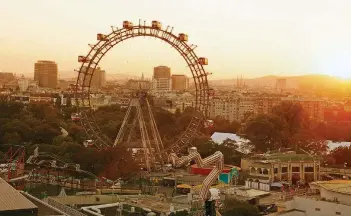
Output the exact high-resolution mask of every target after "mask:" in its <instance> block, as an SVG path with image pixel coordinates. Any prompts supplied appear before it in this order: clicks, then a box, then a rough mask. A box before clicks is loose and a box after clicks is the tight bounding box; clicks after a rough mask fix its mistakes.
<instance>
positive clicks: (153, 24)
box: [151, 20, 162, 30]
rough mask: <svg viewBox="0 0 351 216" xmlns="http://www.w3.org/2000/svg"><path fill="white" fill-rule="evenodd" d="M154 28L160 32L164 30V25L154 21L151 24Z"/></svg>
mask: <svg viewBox="0 0 351 216" xmlns="http://www.w3.org/2000/svg"><path fill="white" fill-rule="evenodd" d="M151 26H152V28H154V29H158V30H160V29H161V28H162V24H161V23H160V22H159V21H156V20H154V21H152V23H151Z"/></svg>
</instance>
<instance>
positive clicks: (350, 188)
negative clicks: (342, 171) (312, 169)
mask: <svg viewBox="0 0 351 216" xmlns="http://www.w3.org/2000/svg"><path fill="white" fill-rule="evenodd" d="M310 185H311V186H319V187H322V188H324V189H325V190H328V191H333V192H337V193H343V194H349V195H351V180H330V181H316V182H312V183H310Z"/></svg>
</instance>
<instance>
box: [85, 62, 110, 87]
mask: <svg viewBox="0 0 351 216" xmlns="http://www.w3.org/2000/svg"><path fill="white" fill-rule="evenodd" d="M83 71H87V75H86V77H85V84H86V85H87V86H88V85H89V82H90V87H91V88H101V87H103V86H104V85H105V83H106V78H105V77H106V75H105V70H102V69H101V68H100V67H97V68H95V71H94V74H93V76H92V77H91V75H90V74H91V72H92V68H90V69H89V70H87V67H84V68H83ZM90 80H91V81H90Z"/></svg>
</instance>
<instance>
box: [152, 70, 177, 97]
mask: <svg viewBox="0 0 351 216" xmlns="http://www.w3.org/2000/svg"><path fill="white" fill-rule="evenodd" d="M152 88H153V90H155V91H157V92H164V91H171V90H172V79H171V69H170V68H169V67H166V66H158V67H155V68H154V75H153V79H152Z"/></svg>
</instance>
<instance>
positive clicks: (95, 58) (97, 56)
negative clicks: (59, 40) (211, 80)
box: [75, 23, 209, 152]
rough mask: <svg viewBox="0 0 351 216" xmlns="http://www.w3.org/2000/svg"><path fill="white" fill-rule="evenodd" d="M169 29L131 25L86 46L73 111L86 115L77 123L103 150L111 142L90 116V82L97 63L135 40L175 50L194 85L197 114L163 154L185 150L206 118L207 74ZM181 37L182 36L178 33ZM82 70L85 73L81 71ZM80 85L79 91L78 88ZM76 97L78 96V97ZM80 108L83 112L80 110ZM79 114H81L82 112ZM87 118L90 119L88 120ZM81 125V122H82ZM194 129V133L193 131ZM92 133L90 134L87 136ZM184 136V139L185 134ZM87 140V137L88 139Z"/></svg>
mask: <svg viewBox="0 0 351 216" xmlns="http://www.w3.org/2000/svg"><path fill="white" fill-rule="evenodd" d="M172 30H173V28H172V29H171V30H170V31H168V27H167V29H166V30H163V29H162V28H160V29H155V28H154V27H152V26H147V25H140V23H139V25H133V26H132V27H131V28H121V29H117V30H115V29H113V28H112V32H111V33H109V34H108V35H104V36H105V38H104V40H98V42H97V43H95V44H94V45H90V47H91V49H90V51H89V52H88V54H87V55H86V56H84V57H85V58H86V59H89V61H88V62H82V64H81V66H80V68H79V70H77V72H78V77H77V81H76V89H75V100H76V107H77V110H78V112H79V113H83V114H84V115H89V116H85V117H83V118H81V122H82V125H83V128H84V130H85V132H86V133H87V134H88V136H89V135H92V136H94V137H95V138H97V139H98V140H99V142H101V143H102V144H103V145H105V146H112V145H111V141H110V140H109V139H108V138H106V137H104V134H103V133H102V131H101V130H100V128H99V126H98V124H97V122H96V119H95V116H94V115H93V112H92V111H93V109H92V104H91V95H90V94H91V81H92V76H93V74H94V72H95V70H96V68H97V67H98V65H99V62H100V60H101V59H102V58H103V57H104V56H105V54H107V53H108V52H109V50H110V49H112V48H113V47H114V46H116V45H117V44H119V43H121V42H123V41H125V40H128V39H131V38H136V37H142V36H144V37H153V38H158V39H160V40H163V41H165V42H167V43H168V44H169V45H171V46H172V48H174V49H176V50H177V51H178V53H179V54H180V55H181V56H182V57H183V59H184V60H185V62H186V63H187V65H188V67H189V68H190V71H191V74H192V77H193V81H194V85H195V110H196V111H197V112H198V113H199V114H200V115H198V116H194V117H193V118H192V120H191V122H190V123H189V125H188V126H187V128H186V130H185V131H183V132H182V134H181V135H180V137H179V139H178V140H177V141H176V142H174V143H173V144H172V145H171V147H169V148H167V149H165V151H167V152H178V151H179V150H180V149H182V148H183V147H184V146H188V145H189V144H188V143H186V142H189V140H191V139H192V138H194V136H195V135H196V131H197V130H198V128H199V126H200V125H201V119H202V117H205V118H206V117H207V115H208V105H209V95H208V92H209V86H208V80H207V73H206V71H205V69H204V67H203V65H202V64H200V58H201V57H198V56H197V55H196V53H195V52H194V49H195V48H196V47H195V48H194V47H192V46H191V45H188V44H187V43H186V41H184V40H180V38H179V37H178V36H177V35H175V34H174V33H172ZM180 34H183V33H180ZM84 68H86V71H83V70H84ZM90 69H91V74H89V70H90ZM87 76H90V78H89V77H88V79H89V81H88V85H86V86H85V84H86V78H87ZM81 83H82V87H81V91H80V87H79V86H80V84H81ZM79 95H80V96H79ZM86 99H87V100H88V104H87V105H88V107H86V106H85V104H84V103H85V100H86ZM80 102H82V106H80ZM84 107H85V108H88V109H89V112H85V111H84ZM82 108H83V109H82ZM82 110H83V112H82ZM89 118H90V119H89ZM84 121H85V122H84ZM196 129H197V130H196ZM89 133H92V134H89ZM186 133H188V135H187V134H186ZM89 137H90V136H89Z"/></svg>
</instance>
